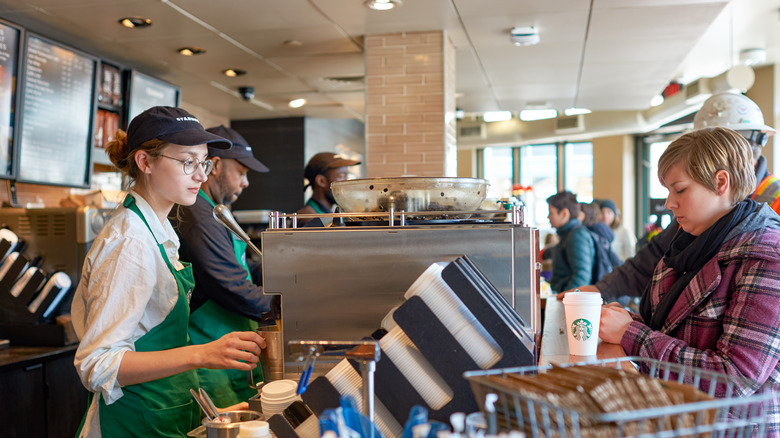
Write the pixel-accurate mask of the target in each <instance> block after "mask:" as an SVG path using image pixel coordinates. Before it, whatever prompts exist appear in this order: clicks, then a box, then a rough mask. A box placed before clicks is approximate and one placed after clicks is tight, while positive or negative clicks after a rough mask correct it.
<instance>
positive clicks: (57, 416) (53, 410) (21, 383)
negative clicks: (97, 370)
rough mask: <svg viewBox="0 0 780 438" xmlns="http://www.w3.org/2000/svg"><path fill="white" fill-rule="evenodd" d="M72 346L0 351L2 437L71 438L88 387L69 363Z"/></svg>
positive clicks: (78, 419) (71, 356) (71, 362)
mask: <svg viewBox="0 0 780 438" xmlns="http://www.w3.org/2000/svg"><path fill="white" fill-rule="evenodd" d="M74 353H75V346H71V347H61V348H53V347H11V348H10V349H7V350H1V351H0V394H2V398H1V400H2V401H0V423H1V424H3V425H4V426H3V429H4V430H3V432H2V435H3V436H9V437H25V438H33V437H35V438H37V437H41V438H60V437H68V438H72V437H74V436H75V435H76V431H77V430H78V427H79V424H81V418H82V417H83V415H84V412H86V409H87V394H88V393H87V391H86V389H84V387H83V386H82V385H81V381H80V380H79V377H78V374H76V369H75V368H74V367H73V355H74Z"/></svg>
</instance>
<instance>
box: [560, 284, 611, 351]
mask: <svg viewBox="0 0 780 438" xmlns="http://www.w3.org/2000/svg"><path fill="white" fill-rule="evenodd" d="M601 303H602V300H601V294H600V293H599V292H567V293H566V295H564V297H563V307H564V311H565V313H566V333H567V338H568V340H569V354H572V355H575V356H595V355H596V348H597V347H598V341H599V321H600V320H601Z"/></svg>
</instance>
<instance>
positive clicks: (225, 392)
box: [189, 190, 263, 407]
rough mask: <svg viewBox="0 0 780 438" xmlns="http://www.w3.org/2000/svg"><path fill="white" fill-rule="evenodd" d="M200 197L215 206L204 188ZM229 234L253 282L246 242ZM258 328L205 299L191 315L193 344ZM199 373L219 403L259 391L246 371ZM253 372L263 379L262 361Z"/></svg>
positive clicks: (202, 370) (242, 399) (237, 400)
mask: <svg viewBox="0 0 780 438" xmlns="http://www.w3.org/2000/svg"><path fill="white" fill-rule="evenodd" d="M198 196H200V197H202V198H203V199H205V200H206V201H207V202H208V203H209V204H210V205H211V206H212V207H214V206H216V204H214V202H213V201H212V200H211V199H209V197H208V196H207V195H206V193H204V192H203V190H201V191H200V192H198ZM230 235H231V236H232V238H233V251H234V252H235V255H236V260H237V261H238V263H239V264H240V265H241V266H242V267H243V268H244V269H245V270H246V271H247V275H246V279H247V281H249V282H250V283H251V282H252V276H251V275H250V274H249V267H248V266H247V263H246V247H247V244H246V243H244V241H242V240H241V239H239V238H237V237H236V236H235V235H233V233H230ZM256 329H257V322H255V321H253V320H251V319H249V318H247V317H245V316H241V315H239V314H237V313H235V312H232V311H229V310H227V309H225V308H224V307H222V306H220V305H219V304H217V303H215V302H214V301H212V300H206V302H205V303H203V305H202V306H200V307H199V308H197V309H196V310H195V311H193V312H192V314H191V315H190V325H189V333H190V342H191V343H192V344H205V343H207V342H212V341H214V340H216V339H219V338H221V337H222V336H224V335H226V334H228V333H230V332H236V331H255V330H256ZM197 373H198V380H199V382H200V386H201V387H202V388H203V389H205V390H206V392H208V394H209V396H211V399H212V400H213V401H214V404H216V405H217V406H220V407H227V406H232V405H234V404H236V403H240V402H245V401H247V400H249V398H251V397H252V396H254V395H257V390H256V389H253V388H250V387H249V385H248V382H247V373H246V371H240V370H209V369H205V368H200V369H198V370H197ZM252 373H253V379H254V382H255V383H260V382H262V381H263V371H262V367H260V365H259V364H258V366H257V368H255V369H254V370H253V371H252Z"/></svg>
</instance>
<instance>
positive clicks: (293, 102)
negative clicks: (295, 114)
mask: <svg viewBox="0 0 780 438" xmlns="http://www.w3.org/2000/svg"><path fill="white" fill-rule="evenodd" d="M288 105H290V108H300V107H302V106H304V105H306V99H294V100H291V101H290V103H289V104H288Z"/></svg>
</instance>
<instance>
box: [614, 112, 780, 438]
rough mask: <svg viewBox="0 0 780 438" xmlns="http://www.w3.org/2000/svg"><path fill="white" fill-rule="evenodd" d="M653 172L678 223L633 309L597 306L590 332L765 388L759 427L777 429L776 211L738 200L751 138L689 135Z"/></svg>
mask: <svg viewBox="0 0 780 438" xmlns="http://www.w3.org/2000/svg"><path fill="white" fill-rule="evenodd" d="M658 178H659V180H660V181H661V184H663V186H664V187H666V188H667V189H668V190H669V196H668V197H667V199H666V207H667V208H669V209H670V210H672V212H673V213H674V215H675V217H676V218H677V221H678V222H679V223H680V226H681V229H680V230H678V231H677V233H676V234H675V236H674V238H673V240H672V243H671V246H670V248H669V249H668V250H667V251H666V253H665V254H664V256H663V258H662V259H661V261H660V262H659V263H658V265H657V266H656V268H655V271H654V272H653V276H652V280H651V282H650V284H649V285H648V287H647V288H646V289H645V291H644V294H643V295H642V300H641V302H640V312H639V313H638V314H632V313H629V312H628V311H626V310H624V309H623V308H622V307H620V306H619V305H618V304H616V303H612V304H609V305H607V306H605V307H603V308H602V314H601V328H600V331H599V336H600V337H601V338H602V339H603V340H604V341H605V342H612V343H619V344H621V345H622V346H623V348H624V349H625V351H626V353H627V354H628V355H630V356H643V357H648V358H653V359H658V360H663V361H668V362H675V363H679V364H682V365H688V366H692V367H696V368H703V369H707V370H712V371H717V372H721V373H725V374H728V375H729V376H730V377H732V378H733V381H734V383H735V385H736V387H737V391H738V393H739V394H741V395H743V396H749V395H751V394H753V393H755V392H756V391H760V390H765V391H773V392H774V394H775V396H774V397H773V398H772V400H771V401H769V402H768V406H767V409H768V411H767V427H768V429H769V436H780V400H779V399H778V395H780V324H778V321H780V275H778V273H780V217H778V215H777V214H776V213H775V212H774V211H772V209H771V208H770V207H769V206H768V205H766V204H763V203H757V202H755V201H754V200H752V199H746V198H748V196H750V194H751V193H753V191H754V190H755V187H756V176H755V172H754V167H753V157H752V154H751V151H750V145H749V144H748V142H747V141H746V140H745V138H744V137H742V136H741V135H740V134H738V133H737V132H735V131H732V130H730V129H727V128H708V129H702V130H698V131H694V132H690V133H688V134H685V135H683V136H682V137H680V138H679V139H677V140H675V141H674V142H672V143H671V144H670V145H669V147H668V148H667V150H666V152H664V154H663V155H662V156H661V158H660V160H659V162H658ZM689 383H690V382H689ZM718 390H719V391H721V390H722V388H718ZM716 395H717V393H716ZM721 395H722V394H721Z"/></svg>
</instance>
